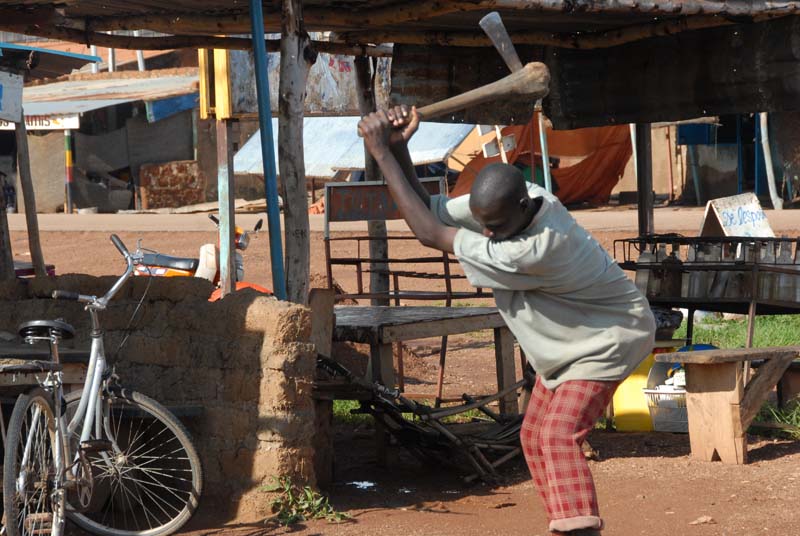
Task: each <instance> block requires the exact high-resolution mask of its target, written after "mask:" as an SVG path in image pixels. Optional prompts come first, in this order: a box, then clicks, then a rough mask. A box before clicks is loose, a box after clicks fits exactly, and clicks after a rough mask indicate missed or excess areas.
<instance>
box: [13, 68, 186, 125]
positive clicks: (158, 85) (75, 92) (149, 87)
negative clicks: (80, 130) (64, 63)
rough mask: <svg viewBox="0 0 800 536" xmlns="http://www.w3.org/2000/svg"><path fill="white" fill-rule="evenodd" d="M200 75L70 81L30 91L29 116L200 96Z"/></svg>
mask: <svg viewBox="0 0 800 536" xmlns="http://www.w3.org/2000/svg"><path fill="white" fill-rule="evenodd" d="M197 84H198V78H197V75H181V76H162V77H152V78H135V77H127V78H100V79H81V80H69V81H65V82H55V83H53V84H44V85H41V86H30V87H26V88H25V90H24V91H23V94H22V99H23V106H24V108H25V115H51V116H52V115H74V114H79V113H83V112H88V111H91V110H97V109H99V108H105V107H107V106H115V105H117V104H123V103H126V102H134V101H155V100H160V99H165V98H168V97H175V96H179V95H189V94H192V93H197V92H198V86H197Z"/></svg>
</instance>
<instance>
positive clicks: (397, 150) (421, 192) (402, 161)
mask: <svg viewBox="0 0 800 536" xmlns="http://www.w3.org/2000/svg"><path fill="white" fill-rule="evenodd" d="M391 151H392V154H393V155H394V157H395V159H396V160H397V163H398V164H399V165H400V168H401V169H402V170H403V176H405V178H406V182H408V184H409V186H411V188H413V190H414V191H415V192H416V193H417V195H418V196H419V198H420V199H421V200H422V202H423V203H424V204H425V206H426V207H430V206H431V196H430V194H428V191H427V190H426V189H425V188H424V187H423V186H422V183H421V182H419V178H417V171H416V170H415V169H414V163H413V162H412V160H411V154H410V153H409V152H408V145H407V144H405V143H401V144H396V145H393V146H392V147H391Z"/></svg>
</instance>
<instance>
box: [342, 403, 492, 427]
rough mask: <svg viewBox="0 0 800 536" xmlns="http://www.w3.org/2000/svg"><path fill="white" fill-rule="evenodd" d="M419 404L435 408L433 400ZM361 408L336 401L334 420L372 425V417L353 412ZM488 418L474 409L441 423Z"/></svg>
mask: <svg viewBox="0 0 800 536" xmlns="http://www.w3.org/2000/svg"><path fill="white" fill-rule="evenodd" d="M416 402H417V403H419V404H423V405H425V406H428V407H433V406H434V401H433V400H417V401H416ZM359 407H360V403H359V402H358V401H356V400H334V401H333V420H334V422H335V423H337V424H347V425H372V416H371V415H368V414H365V413H352V411H353V410H357V409H358V408H359ZM448 407H450V406H442V409H445V408H448ZM403 417H404V418H406V419H408V420H413V419H414V414H413V413H410V412H409V413H403ZM486 418H488V417H487V416H486V415H484V414H483V413H481V412H480V411H478V410H477V409H472V410H470V411H467V412H464V413H459V414H457V415H453V416H451V417H447V418H445V419H442V421H441V422H443V423H463V422H471V421H472V420H474V419H486Z"/></svg>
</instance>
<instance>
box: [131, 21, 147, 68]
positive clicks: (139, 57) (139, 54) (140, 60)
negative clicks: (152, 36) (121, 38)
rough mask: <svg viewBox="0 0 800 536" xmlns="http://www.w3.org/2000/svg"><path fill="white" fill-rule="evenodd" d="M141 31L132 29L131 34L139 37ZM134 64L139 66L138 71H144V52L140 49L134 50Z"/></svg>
mask: <svg viewBox="0 0 800 536" xmlns="http://www.w3.org/2000/svg"><path fill="white" fill-rule="evenodd" d="M141 33H142V32H141V31H139V30H134V31H133V36H134V37H139V34H141ZM136 65H137V66H138V67H139V70H140V71H144V70H145V67H144V52H142V51H141V50H137V51H136Z"/></svg>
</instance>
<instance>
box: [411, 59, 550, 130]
mask: <svg viewBox="0 0 800 536" xmlns="http://www.w3.org/2000/svg"><path fill="white" fill-rule="evenodd" d="M549 85H550V71H549V70H548V69H547V65H545V64H544V63H539V62H531V63H528V64H526V65H523V66H522V67H521V68H520V69H518V70H517V71H515V72H513V73H511V74H510V75H508V76H506V77H505V78H501V79H500V80H498V81H497V82H492V83H491V84H487V85H485V86H481V87H479V88H475V89H471V90H469V91H467V92H466V93H462V94H461V95H456V96H455V97H450V98H449V99H445V100H442V101H439V102H435V103H433V104H429V105H427V106H423V107H421V108H417V113H419V115H420V117H421V118H422V119H423V120H424V119H432V118H434V117H440V116H442V115H447V114H449V113H453V112H457V111H458V110H463V109H465V108H470V107H472V106H477V105H478V104H483V103H484V102H489V101H497V100H502V99H504V98H508V97H512V96H518V97H528V98H530V99H531V100H533V101H536V100H539V99H541V98H542V97H545V96H546V95H547V92H548V86H549Z"/></svg>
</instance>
